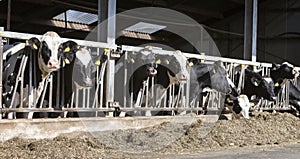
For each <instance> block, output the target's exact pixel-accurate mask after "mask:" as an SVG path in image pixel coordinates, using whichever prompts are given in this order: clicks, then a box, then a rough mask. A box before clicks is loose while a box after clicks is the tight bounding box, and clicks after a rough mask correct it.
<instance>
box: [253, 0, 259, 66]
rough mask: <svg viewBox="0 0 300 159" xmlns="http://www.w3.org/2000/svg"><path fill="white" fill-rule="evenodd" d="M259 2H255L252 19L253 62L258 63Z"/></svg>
mask: <svg viewBox="0 0 300 159" xmlns="http://www.w3.org/2000/svg"><path fill="white" fill-rule="evenodd" d="M257 5H258V4H257V0H253V19H252V62H256V45H257V15H258V14H257Z"/></svg>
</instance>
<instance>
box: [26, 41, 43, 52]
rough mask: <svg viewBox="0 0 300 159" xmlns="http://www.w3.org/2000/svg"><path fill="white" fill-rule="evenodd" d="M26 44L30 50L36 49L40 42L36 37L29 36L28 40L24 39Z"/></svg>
mask: <svg viewBox="0 0 300 159" xmlns="http://www.w3.org/2000/svg"><path fill="white" fill-rule="evenodd" d="M26 45H27V46H30V47H31V49H32V50H38V49H39V47H40V45H41V42H40V40H39V39H37V38H30V39H29V40H26Z"/></svg>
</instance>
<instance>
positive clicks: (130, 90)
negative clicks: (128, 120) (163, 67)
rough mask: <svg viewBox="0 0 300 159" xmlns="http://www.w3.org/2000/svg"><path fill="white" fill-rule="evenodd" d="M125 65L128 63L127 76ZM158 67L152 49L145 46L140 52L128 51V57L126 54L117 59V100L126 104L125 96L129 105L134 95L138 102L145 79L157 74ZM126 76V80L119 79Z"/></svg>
mask: <svg viewBox="0 0 300 159" xmlns="http://www.w3.org/2000/svg"><path fill="white" fill-rule="evenodd" d="M125 65H127V76H126V77H125V74H124V73H125V72H124V71H125V70H124V69H125V67H124V66H125ZM156 67H157V65H156V63H155V55H154V54H153V53H152V52H151V50H148V49H146V48H145V49H143V50H141V51H140V52H128V53H127V59H125V54H124V55H123V56H122V58H120V59H119V60H117V62H116V66H115V79H116V80H115V87H114V88H115V90H114V92H115V94H114V95H115V101H117V102H119V104H120V105H121V106H124V105H125V103H124V97H126V105H127V106H128V105H129V104H130V99H131V98H130V96H131V95H132V98H133V102H136V100H137V97H138V93H139V91H140V89H141V88H142V87H143V81H146V80H147V79H148V77H153V76H155V75H156V73H157V70H156ZM124 78H125V81H120V80H119V79H124ZM124 82H125V86H124Z"/></svg>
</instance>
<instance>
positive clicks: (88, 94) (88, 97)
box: [86, 88, 91, 108]
mask: <svg viewBox="0 0 300 159" xmlns="http://www.w3.org/2000/svg"><path fill="white" fill-rule="evenodd" d="M90 92H91V88H88V89H87V97H86V106H87V108H90V95H91V93H90Z"/></svg>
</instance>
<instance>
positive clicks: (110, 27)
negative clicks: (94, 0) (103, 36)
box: [107, 0, 116, 46]
mask: <svg viewBox="0 0 300 159" xmlns="http://www.w3.org/2000/svg"><path fill="white" fill-rule="evenodd" d="M107 20H108V23H107V43H108V44H109V45H111V46H113V45H115V39H116V0H108V19H107Z"/></svg>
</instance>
